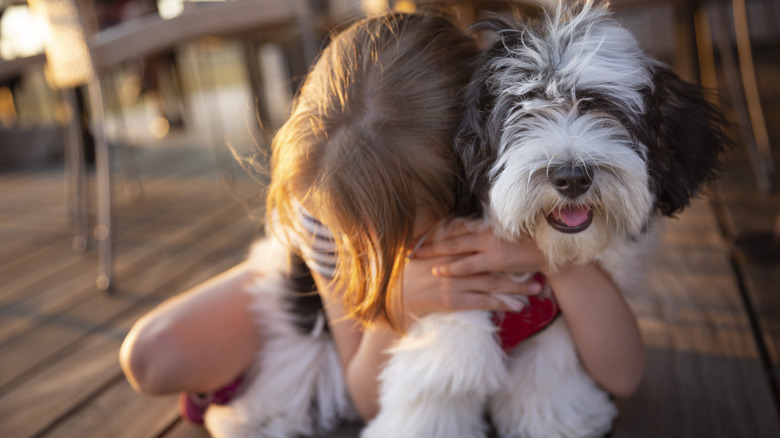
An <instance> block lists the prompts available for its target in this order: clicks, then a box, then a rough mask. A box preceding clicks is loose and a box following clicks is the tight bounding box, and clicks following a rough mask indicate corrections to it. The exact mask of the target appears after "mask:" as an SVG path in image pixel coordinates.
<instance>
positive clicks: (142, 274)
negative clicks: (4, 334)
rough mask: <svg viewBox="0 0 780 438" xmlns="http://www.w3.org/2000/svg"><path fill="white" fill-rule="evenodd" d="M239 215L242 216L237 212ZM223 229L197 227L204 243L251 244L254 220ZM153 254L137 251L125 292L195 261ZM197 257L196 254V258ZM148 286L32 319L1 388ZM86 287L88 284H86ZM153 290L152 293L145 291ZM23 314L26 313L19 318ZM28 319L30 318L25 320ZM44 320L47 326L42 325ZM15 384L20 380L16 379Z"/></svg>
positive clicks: (3, 369)
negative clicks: (151, 259) (153, 257)
mask: <svg viewBox="0 0 780 438" xmlns="http://www.w3.org/2000/svg"><path fill="white" fill-rule="evenodd" d="M235 212H236V210H235V209H232V210H226V211H223V212H222V213H221V215H222V216H226V217H237V216H236V213H235ZM238 217H239V218H240V216H238ZM218 225H219V227H218V228H211V229H208V228H205V227H200V229H196V230H195V231H196V232H197V234H198V235H199V236H202V239H203V240H204V241H208V240H209V239H216V240H220V241H226V242H230V241H231V239H234V240H233V241H239V242H244V243H245V244H246V243H248V242H249V240H250V239H249V238H250V237H251V224H250V227H247V225H243V226H230V227H228V228H227V229H225V230H224V231H222V230H223V229H224V225H225V224H224V223H222V222H220V223H218ZM191 235H192V234H191V230H185V232H184V233H183V234H182V235H181V236H182V238H184V237H186V236H190V237H191ZM196 249H197V246H193V247H191V248H190V249H189V250H190V251H196ZM147 258H148V252H146V251H143V252H140V253H139V254H137V260H135V267H133V265H130V267H128V270H130V269H132V270H133V271H134V275H133V276H126V281H127V282H128V283H129V284H128V285H127V286H122V285H120V287H121V289H120V291H124V290H127V289H129V290H134V288H135V287H138V286H137V285H138V283H139V282H141V284H142V285H154V284H155V282H156V281H159V279H160V278H165V277H166V276H169V275H171V273H172V272H180V271H181V270H186V269H187V268H188V266H190V264H191V263H192V261H191V260H190V259H188V258H181V257H176V255H175V254H171V256H170V257H167V258H163V259H160V260H154V263H147V262H145V261H144V259H147ZM192 259H194V260H195V261H197V259H198V258H197V257H192ZM148 287H149V286H146V287H144V286H141V287H139V288H138V292H133V293H121V292H120V293H119V294H116V298H121V299H115V298H114V296H107V295H106V294H97V293H94V290H93V289H91V288H90V289H88V290H89V291H92V293H88V294H84V293H82V294H80V295H82V297H79V298H78V299H77V298H73V299H71V300H70V301H71V302H73V303H74V305H71V306H62V307H63V308H60V309H54V310H52V311H51V313H55V314H56V317H53V318H51V319H50V320H43V321H41V320H35V321H31V322H29V324H30V325H32V326H33V329H32V330H30V331H28V332H25V333H23V334H22V335H20V336H17V337H15V338H13V339H12V340H11V341H9V342H7V343H6V344H5V345H3V347H2V349H3V354H4V355H6V356H10V357H14V358H17V359H15V360H13V361H3V362H2V363H0V388H3V387H4V386H6V385H9V384H10V383H12V382H14V381H15V380H17V379H19V378H20V377H23V376H25V375H29V373H30V372H31V370H32V372H35V371H34V370H35V369H36V367H37V366H39V365H40V364H42V363H43V362H44V361H45V360H46V359H47V358H50V357H53V356H56V355H57V354H58V352H60V351H62V350H64V349H66V348H67V347H68V345H70V343H72V342H74V341H75V340H78V339H79V338H80V337H81V336H82V335H83V333H84V332H85V331H90V330H93V329H94V328H95V327H99V326H101V324H103V323H104V322H105V321H108V320H110V319H111V318H113V317H116V315H117V314H121V313H122V312H123V311H124V310H125V309H126V308H127V307H128V306H129V305H130V304H131V303H132V302H135V301H137V300H139V299H143V298H144V295H145V293H144V291H146V290H148ZM82 290H83V288H82ZM146 293H148V292H146ZM46 301H47V300H42V301H41V303H40V304H39V305H40V306H45V305H46ZM23 317H24V316H23V315H21V316H20V318H23ZM22 322H25V321H22ZM42 322H45V324H41V323H42ZM15 384H18V382H16V383H15Z"/></svg>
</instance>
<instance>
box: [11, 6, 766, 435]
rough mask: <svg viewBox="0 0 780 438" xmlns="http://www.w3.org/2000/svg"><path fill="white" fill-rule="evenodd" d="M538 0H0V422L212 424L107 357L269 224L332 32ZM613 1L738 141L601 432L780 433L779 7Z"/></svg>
mask: <svg viewBox="0 0 780 438" xmlns="http://www.w3.org/2000/svg"><path fill="white" fill-rule="evenodd" d="M545 1H546V0H518V1H509V0H506V1H489V0H485V1H482V0H456V1H434V0H429V1H423V0H420V1H392V0H364V1H360V0H234V1H211V0H209V1H184V0H159V1H157V2H155V1H153V0H28V1H25V0H0V436H4V437H33V436H36V437H38V436H51V437H62V436H79V437H83V436H90V437H92V436H95V437H104V436H105V437H120V436H127V437H161V436H165V437H171V436H178V437H181V436H204V432H203V431H202V430H200V429H197V428H194V427H192V426H189V425H187V424H185V423H183V422H181V421H180V420H179V418H178V415H177V412H176V401H175V397H174V396H172V397H162V398H148V397H141V396H138V395H136V394H135V393H133V392H132V390H131V389H130V387H129V385H127V383H126V382H125V380H124V377H123V376H122V374H121V371H120V370H119V366H118V363H117V360H116V355H117V351H118V348H119V345H120V343H121V340H122V339H123V337H124V334H125V333H126V332H127V330H128V329H129V327H130V325H131V324H132V323H133V322H134V321H135V320H136V319H138V317H140V316H141V315H143V314H144V313H145V312H146V311H148V310H149V309H151V308H152V307H153V306H154V305H156V304H158V303H159V302H161V301H162V300H164V299H166V298H167V297H170V296H172V295H174V294H176V293H179V292H182V291H184V290H186V289H187V288H189V287H191V286H192V285H194V284H197V283H198V282H200V281H203V280H205V279H207V278H209V277H210V276H213V275H215V274H217V273H219V272H221V271H222V270H224V269H226V268H228V267H230V266H232V265H234V264H235V263H237V262H239V261H241V260H242V258H243V257H244V255H245V253H246V251H247V249H248V247H249V244H250V242H251V241H252V240H253V239H254V238H256V237H258V236H260V235H261V234H262V216H263V211H262V203H263V201H262V199H263V185H264V183H265V182H266V181H267V177H268V175H267V171H266V167H265V160H266V159H267V155H266V154H267V150H268V149H267V147H268V143H269V141H270V138H271V137H272V135H273V133H274V131H275V129H277V128H278V127H279V126H280V125H281V124H282V123H283V122H284V120H285V119H286V117H287V115H288V114H289V111H290V102H291V99H292V96H294V95H295V93H296V91H297V87H298V86H299V84H300V82H301V80H302V78H303V77H304V76H305V74H306V72H307V70H308V67H309V65H310V64H311V62H312V61H313V60H314V59H316V56H317V53H318V52H319V51H320V50H321V48H322V47H324V46H325V45H326V44H327V41H328V35H330V34H331V33H332V32H334V31H336V30H338V29H340V28H343V27H344V26H345V25H346V24H348V23H350V22H353V21H355V20H357V19H359V18H361V17H363V16H365V15H366V14H373V13H379V12H382V11H385V10H388V9H398V10H414V9H415V8H418V7H420V6H421V5H430V4H434V5H436V6H437V7H445V8H449V9H451V10H452V11H453V13H454V14H455V16H456V17H457V20H458V22H459V24H460V25H462V26H463V27H464V28H465V27H467V26H468V25H469V24H470V23H471V22H473V21H474V20H475V19H476V18H478V17H479V16H480V14H481V13H482V12H484V11H493V12H499V13H503V14H506V15H508V16H516V17H520V16H523V15H529V14H537V13H538V11H539V7H540V6H541V5H543V4H544V3H545ZM611 3H612V5H613V8H614V11H615V15H616V17H617V18H618V19H619V20H620V21H621V23H623V25H624V26H625V27H626V28H627V29H629V30H630V31H631V32H632V33H633V34H634V35H635V36H636V37H637V39H638V40H639V41H640V44H641V45H642V47H643V48H644V49H645V50H646V51H647V52H648V53H650V54H651V55H652V56H654V57H656V58H657V59H660V60H662V61H664V62H666V63H668V64H670V65H671V66H672V67H673V68H674V69H675V71H677V72H678V74H680V75H681V76H683V77H684V78H686V79H688V80H690V81H693V82H698V83H701V84H703V85H704V86H706V87H708V88H711V89H714V90H717V92H718V94H719V98H720V99H722V100H723V102H724V103H725V105H726V108H727V112H728V114H729V117H730V118H731V120H732V121H733V123H734V126H735V129H734V130H733V132H731V134H732V137H733V139H734V141H735V143H736V145H737V147H736V148H735V150H734V151H733V152H732V153H731V154H730V156H729V164H728V166H727V168H726V169H725V171H724V175H723V178H722V179H721V180H720V181H719V182H718V183H716V184H714V185H712V186H711V187H708V189H707V190H706V193H703V196H702V197H701V198H700V199H699V201H697V202H696V203H695V204H694V205H693V206H691V208H690V209H688V210H686V212H684V213H683V214H681V215H680V217H678V218H677V219H676V220H673V221H670V222H671V223H670V225H669V227H668V229H667V230H666V232H665V234H664V236H663V243H664V244H663V248H662V249H661V251H660V252H659V255H658V256H657V257H656V258H655V259H654V261H653V263H652V265H651V266H650V271H651V275H650V280H649V281H648V284H647V288H646V289H647V290H644V291H642V292H636V293H632V294H629V300H630V303H631V305H632V307H633V308H634V310H635V312H636V313H637V316H638V318H639V320H640V326H641V328H642V331H643V335H644V336H645V340H646V342H647V343H648V349H649V352H650V367H649V371H648V377H647V379H646V382H645V384H643V386H642V388H641V389H640V392H639V393H638V394H637V396H635V397H634V398H632V399H631V400H628V401H625V402H623V401H621V412H622V413H621V418H620V419H619V420H618V423H616V429H615V431H614V432H613V435H614V436H631V437H637V436H648V437H650V436H682V437H686V436H691V437H698V436H724V437H735V436H750V437H755V436H780V420H779V419H778V418H779V417H778V406H780V403H779V402H778V400H779V398H778V394H779V392H778V387H779V386H778V377H780V373H779V371H780V367H779V365H780V360H778V356H777V352H778V348H780V342H779V341H780V290H779V289H780V286H778V285H780V195H778V191H777V190H778V182H779V181H780V180H779V178H778V176H777V171H776V170H775V168H776V164H777V161H778V157H779V154H780V152H778V149H780V147H778V146H777V144H778V140H779V139H780V69H778V67H779V66H780V28H779V27H778V25H777V23H780V2H778V1H776V0H615V1H613V2H611ZM341 433H342V435H338V436H355V435H354V430H352V431H350V430H348V429H345V430H344V431H342V432H341ZM334 436H335V435H334Z"/></svg>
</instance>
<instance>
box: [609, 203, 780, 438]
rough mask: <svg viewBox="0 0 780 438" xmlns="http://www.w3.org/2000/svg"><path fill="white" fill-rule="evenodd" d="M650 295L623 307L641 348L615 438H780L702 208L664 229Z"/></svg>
mask: <svg viewBox="0 0 780 438" xmlns="http://www.w3.org/2000/svg"><path fill="white" fill-rule="evenodd" d="M646 283H647V292H645V293H644V294H631V295H629V297H628V298H629V300H630V303H631V305H632V307H633V308H634V310H635V312H636V314H637V317H638V318H639V323H640V328H641V330H642V334H643V336H644V338H645V342H646V344H647V346H648V352H649V357H648V372H647V376H646V378H645V380H644V381H643V383H642V385H641V387H640V389H639V391H638V393H637V394H636V395H635V396H634V397H632V398H630V399H628V400H622V401H620V412H621V414H620V417H619V418H618V420H617V422H616V423H615V430H614V431H613V434H612V436H614V437H658V436H707V437H734V436H750V437H764V436H765V437H774V436H780V418H779V417H778V413H777V410H776V409H775V406H774V402H773V397H772V393H771V390H770V387H769V385H768V382H767V380H766V378H765V375H764V372H763V368H762V364H761V360H760V356H759V352H758V348H757V344H756V340H755V338H754V336H753V332H752V330H751V327H750V322H749V320H748V317H747V315H746V313H745V310H744V307H743V305H742V301H741V298H740V296H739V290H738V285H737V284H736V280H735V277H734V275H733V271H732V270H731V265H730V261H729V253H728V247H727V245H726V244H725V242H724V241H723V239H722V238H721V237H720V234H719V230H718V227H717V224H716V222H715V218H714V214H713V212H712V209H711V207H710V206H709V205H708V203H707V201H706V200H700V201H697V202H696V203H695V204H694V205H693V206H691V207H690V208H689V209H688V210H686V211H685V212H684V213H683V214H681V215H680V216H679V219H678V220H672V221H669V223H668V226H667V229H666V232H665V233H664V235H663V240H662V246H661V248H660V251H659V252H658V254H657V255H656V256H655V257H654V258H653V259H652V262H651V264H650V275H649V277H648V279H647V282H646Z"/></svg>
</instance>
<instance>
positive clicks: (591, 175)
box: [206, 1, 725, 438]
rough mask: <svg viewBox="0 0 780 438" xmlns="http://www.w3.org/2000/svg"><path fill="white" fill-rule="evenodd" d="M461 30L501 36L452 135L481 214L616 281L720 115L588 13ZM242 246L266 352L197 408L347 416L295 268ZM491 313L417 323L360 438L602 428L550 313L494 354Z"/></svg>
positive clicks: (706, 154) (710, 150)
mask: <svg viewBox="0 0 780 438" xmlns="http://www.w3.org/2000/svg"><path fill="white" fill-rule="evenodd" d="M476 29H479V30H484V31H491V32H494V33H495V34H497V36H498V38H499V41H498V43H497V44H496V45H495V46H494V47H493V48H492V49H491V50H489V51H488V52H487V53H486V55H485V59H484V62H483V66H482V68H481V70H480V71H478V72H477V74H476V76H475V78H474V80H473V81H472V86H471V90H470V92H469V99H468V100H469V102H468V113H467V115H466V117H465V118H464V121H463V123H462V126H461V129H460V134H459V137H458V142H457V149H458V153H459V154H460V155H461V157H462V161H463V165H464V168H465V172H466V180H467V181H468V183H469V184H468V190H467V191H468V192H469V193H470V195H471V196H473V199H475V200H476V202H475V203H474V204H476V205H479V206H480V207H479V209H480V210H481V211H479V213H481V214H482V215H483V216H484V218H485V221H486V223H487V224H488V225H490V226H492V227H493V228H494V229H495V230H496V232H497V233H500V235H501V236H502V237H504V238H507V239H514V238H518V237H520V236H532V237H533V238H534V239H535V240H536V242H537V244H538V245H539V247H540V248H541V250H542V251H543V252H544V254H545V255H546V257H547V259H548V261H549V264H550V265H551V266H560V265H563V264H566V263H586V262H590V261H597V262H598V263H599V264H600V265H601V266H602V267H603V269H605V270H606V271H607V272H609V273H610V275H611V276H612V277H613V279H614V280H615V281H616V283H617V284H618V285H619V286H621V288H627V287H629V286H628V285H629V284H631V282H632V281H635V279H636V278H637V277H638V276H639V274H640V267H639V266H638V263H637V261H638V260H639V257H640V255H641V254H643V253H645V252H646V246H647V245H648V243H649V242H650V241H652V240H653V239H652V238H653V235H654V228H655V227H656V224H657V223H658V221H659V220H660V218H662V217H663V216H671V215H673V214H675V213H676V212H678V211H680V210H681V209H682V208H683V207H685V206H686V205H687V204H688V202H689V199H690V198H691V196H693V194H694V193H695V191H696V190H697V188H698V187H699V186H700V184H701V183H702V182H703V181H705V180H706V179H708V178H710V177H713V176H714V173H715V172H714V171H715V169H716V167H717V164H718V155H719V153H720V152H721V150H722V148H723V146H724V138H725V137H724V136H723V134H722V132H721V131H720V128H719V126H721V125H720V124H721V122H722V117H721V116H720V114H719V113H718V111H717V110H716V109H715V108H714V107H712V106H710V105H709V104H708V103H707V101H706V100H705V99H704V97H703V94H702V92H701V90H699V89H698V88H697V87H695V86H693V85H691V84H688V83H685V82H683V81H682V80H680V79H679V78H678V77H677V76H676V75H675V74H674V73H672V72H671V71H670V70H669V69H668V68H667V67H665V66H664V65H662V64H660V63H658V62H656V61H654V60H652V59H650V58H649V57H648V56H646V55H645V54H644V53H643V52H642V50H641V49H640V47H639V44H638V43H637V41H636V40H635V39H634V38H633V36H632V35H631V34H630V33H629V32H628V31H626V30H625V29H623V28H621V27H620V26H619V25H618V23H617V22H616V21H615V20H614V19H613V18H611V16H610V13H609V11H608V10H607V7H606V6H605V5H603V4H595V3H593V2H591V1H585V2H582V3H576V4H574V5H570V6H563V5H559V6H557V7H555V8H553V9H552V10H550V11H547V13H546V14H545V16H544V18H543V19H541V20H538V21H534V22H528V23H514V22H507V21H504V20H501V19H490V20H486V21H482V22H480V23H478V24H477V26H476ZM470 213H474V212H470ZM255 254H256V256H255V259H254V262H253V264H254V266H255V267H256V269H257V270H258V273H259V274H260V275H259V278H260V280H258V282H257V283H256V284H255V285H254V286H253V293H255V294H256V295H257V300H256V309H255V310H256V311H257V313H258V321H259V323H260V324H261V325H262V329H263V330H264V332H266V333H268V332H270V333H269V335H268V338H267V341H266V349H265V351H262V352H260V353H259V356H258V361H257V364H256V367H255V369H254V370H253V372H252V374H251V375H250V376H249V379H247V380H248V381H249V384H248V386H247V387H246V388H245V389H244V390H243V392H242V393H241V394H240V395H239V396H238V398H236V399H235V400H233V401H232V402H231V403H230V404H228V405H225V406H212V407H211V408H210V409H209V411H208V412H207V414H206V424H207V426H208V427H209V429H210V431H211V432H212V433H213V434H214V435H215V436H219V437H292V436H297V435H308V434H311V433H315V432H317V431H325V430H328V429H331V428H332V427H333V426H334V425H335V424H337V423H338V422H339V421H340V420H342V419H345V418H347V419H349V418H355V417H356V416H355V412H354V409H353V407H352V406H351V405H350V402H349V398H348V396H347V392H346V388H345V384H344V377H343V374H342V371H341V369H340V365H339V360H338V356H337V354H336V352H335V349H334V346H333V343H332V340H331V339H330V336H329V334H328V332H327V325H326V324H324V319H323V317H322V312H321V310H319V311H318V309H319V308H320V307H321V303H320V302H319V299H318V297H317V295H316V294H314V295H311V292H312V290H313V282H312V281H311V278H310V275H308V272H307V271H306V269H305V266H304V265H303V264H302V262H301V261H300V260H297V261H295V262H294V263H292V264H288V263H286V262H285V260H288V257H287V256H288V252H287V250H286V249H285V248H284V247H282V245H281V244H280V243H278V242H277V241H276V240H275V239H273V238H269V239H267V240H265V241H264V242H262V243H261V244H260V247H259V248H258V249H257V250H256V251H255ZM307 293H308V294H307ZM545 294H546V295H548V296H549V295H551V291H549V290H547V291H545ZM534 305H535V304H534V302H533V301H531V303H530V306H531V307H533V306H534ZM318 314H319V315H320V316H319V317H317V315H318ZM493 316H494V315H492V314H491V313H490V312H484V311H468V312H456V313H448V314H434V315H429V316H426V317H424V318H422V319H420V320H418V321H416V322H415V323H414V324H413V325H412V327H411V328H410V330H409V333H408V334H407V335H406V336H405V337H404V338H403V339H402V340H401V341H400V342H399V343H398V344H397V345H396V346H395V347H394V348H393V350H392V353H393V354H392V357H391V359H390V360H389V362H388V364H387V366H386V367H385V368H384V370H383V372H382V374H381V376H380V379H381V394H380V403H381V410H380V413H379V414H378V416H377V417H376V418H375V419H374V420H373V421H371V422H370V423H369V424H368V425H367V427H366V428H365V429H364V431H363V433H362V436H363V438H384V437H387V438H399V437H401V438H458V437H463V438H479V437H484V436H486V435H487V433H488V430H489V426H488V424H489V423H488V421H487V419H486V416H488V417H489V418H490V421H491V422H492V424H493V425H494V426H495V429H496V431H497V433H498V435H499V436H501V437H506V438H509V437H590V436H601V435H604V434H605V433H606V432H608V431H609V429H610V428H611V424H612V421H613V420H614V418H615V416H616V415H617V410H616V408H615V406H614V405H613V403H612V401H611V400H610V396H609V394H607V393H605V392H604V391H603V390H602V389H601V388H599V387H598V385H597V384H596V383H595V382H594V381H593V380H592V379H591V377H590V376H589V375H588V374H587V373H586V372H585V370H584V369H583V367H582V365H581V363H580V361H579V359H578V356H577V352H576V351H575V347H574V344H573V341H572V339H571V336H570V334H569V331H568V329H567V326H566V322H565V318H557V319H556V320H555V321H554V322H553V323H552V324H551V325H549V326H548V327H547V328H546V329H544V330H542V331H541V332H539V333H537V334H536V335H534V336H533V337H531V338H529V339H527V340H525V341H523V342H522V343H520V344H519V345H518V346H516V347H514V348H513V349H511V350H510V351H504V349H502V347H501V345H500V343H499V342H497V340H496V338H497V328H496V323H495V322H494V319H493ZM486 414H487V415H486Z"/></svg>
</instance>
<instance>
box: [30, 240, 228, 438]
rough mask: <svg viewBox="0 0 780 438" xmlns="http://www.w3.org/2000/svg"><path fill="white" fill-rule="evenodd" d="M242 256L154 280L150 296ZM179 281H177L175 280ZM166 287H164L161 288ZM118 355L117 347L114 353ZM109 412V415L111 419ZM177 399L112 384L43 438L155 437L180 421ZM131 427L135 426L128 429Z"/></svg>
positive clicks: (144, 307) (134, 315)
mask: <svg viewBox="0 0 780 438" xmlns="http://www.w3.org/2000/svg"><path fill="white" fill-rule="evenodd" d="M241 258H242V257H241V253H236V254H233V256H232V257H225V258H223V259H221V260H220V261H219V262H217V263H214V262H207V261H205V260H202V261H200V262H199V263H197V264H195V265H194V267H192V268H190V269H188V270H187V272H186V273H185V274H184V275H178V276H175V277H174V279H173V280H169V281H167V282H162V283H161V282H160V281H153V282H152V283H153V284H155V285H156V287H155V293H154V294H152V296H150V297H149V298H151V297H155V298H157V299H160V300H161V299H163V298H165V297H167V296H168V295H170V294H171V293H172V292H173V293H177V292H181V291H182V290H184V289H187V288H189V287H192V286H193V285H195V284H197V283H199V282H201V281H204V280H206V279H207V278H210V277H211V276H213V275H216V274H217V273H219V272H222V271H223V270H225V269H228V268H230V267H231V266H234V265H235V264H236V263H238V261H240V260H241ZM176 278H178V280H176ZM161 285H164V286H165V287H160V286H161ZM150 301H155V300H146V301H144V302H142V303H139V304H137V305H135V306H133V308H132V309H129V310H128V312H126V315H125V317H127V318H130V319H138V318H139V317H141V316H142V315H143V314H145V313H146V312H148V311H149V310H151V307H152V306H153V305H154V303H153V302H150ZM115 353H116V354H118V348H117V351H116V352H115ZM109 413H110V416H109ZM178 415H179V414H178V396H177V395H170V396H161V397H148V396H140V395H138V394H136V393H135V392H134V391H133V390H132V389H131V388H130V385H129V384H128V383H127V381H126V380H125V379H124V378H121V379H119V381H118V382H116V383H113V384H111V385H110V386H109V387H108V388H107V389H106V390H105V391H104V392H102V393H101V394H99V395H98V396H96V397H95V398H94V399H92V400H88V401H86V402H85V403H84V404H83V405H82V406H80V407H79V408H78V409H77V410H76V411H75V412H73V413H70V414H68V415H67V417H64V418H60V419H59V421H58V422H57V424H56V425H55V426H54V427H51V428H49V429H47V431H46V433H45V434H43V435H41V436H50V437H52V438H55V437H56V438H68V437H74V438H75V437H83V436H94V434H95V432H96V431H99V432H100V436H105V437H111V438H122V437H127V438H135V437H146V436H149V437H152V436H159V435H161V434H163V433H164V432H165V431H166V430H168V429H170V427H171V425H173V424H174V423H176V422H178ZM128 424H133V425H134V426H133V427H130V428H128V427H127V425H128Z"/></svg>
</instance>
